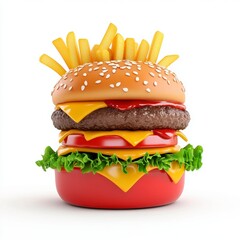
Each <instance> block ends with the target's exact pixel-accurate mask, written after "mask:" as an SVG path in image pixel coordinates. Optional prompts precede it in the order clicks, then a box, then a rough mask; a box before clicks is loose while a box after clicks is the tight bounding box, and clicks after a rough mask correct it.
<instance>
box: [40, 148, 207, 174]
mask: <svg viewBox="0 0 240 240" xmlns="http://www.w3.org/2000/svg"><path fill="white" fill-rule="evenodd" d="M202 152H203V148H202V147H201V146H197V147H196V148H193V146H192V145H190V144H188V145H187V146H185V147H184V148H181V150H180V151H179V152H177V153H165V154H159V153H155V154H153V155H150V154H148V153H146V154H145V155H144V156H143V157H141V158H138V159H135V160H132V159H131V157H129V158H128V159H127V161H123V160H121V159H119V158H118V157H117V156H116V155H115V154H113V155H111V156H107V155H103V154H102V153H83V152H73V153H70V154H68V155H65V156H58V154H57V152H55V151H54V150H53V149H52V148H51V147H49V146H48V147H46V149H45V152H44V154H43V155H42V159H41V160H38V161H36V164H37V165H38V166H39V167H42V169H43V170H44V171H46V170H47V169H48V168H52V169H56V170H58V171H61V169H65V170H66V171H67V172H71V171H72V170H73V169H74V168H80V169H81V171H82V173H88V172H93V173H96V172H98V171H101V170H103V169H104V168H105V167H106V166H111V165H114V164H119V165H120V166H121V168H122V171H123V172H124V173H127V166H128V165H129V164H132V163H135V164H137V166H138V170H139V171H140V172H144V173H147V167H148V166H153V167H158V169H159V170H165V171H168V169H169V168H170V164H171V162H172V161H177V162H178V163H179V165H180V166H182V164H184V165H185V169H186V170H187V171H193V170H198V169H199V168H200V167H201V166H202Z"/></svg>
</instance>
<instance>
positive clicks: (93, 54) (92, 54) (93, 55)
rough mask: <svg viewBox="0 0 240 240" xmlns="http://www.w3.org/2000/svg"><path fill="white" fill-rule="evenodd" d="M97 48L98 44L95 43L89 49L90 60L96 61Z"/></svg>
mask: <svg viewBox="0 0 240 240" xmlns="http://www.w3.org/2000/svg"><path fill="white" fill-rule="evenodd" d="M98 49H99V45H98V44H95V45H94V46H93V48H92V50H91V60H92V62H94V61H97V54H96V53H97V50H98Z"/></svg>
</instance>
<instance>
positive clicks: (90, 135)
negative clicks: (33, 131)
mask: <svg viewBox="0 0 240 240" xmlns="http://www.w3.org/2000/svg"><path fill="white" fill-rule="evenodd" d="M70 134H83V135H84V137H85V139H86V140H87V141H90V140H92V139H94V138H97V137H102V136H119V137H122V138H123V139H125V140H126V141H127V142H129V143H130V144H131V145H132V146H136V145H138V143H140V142H141V141H143V140H144V139H145V138H146V137H148V136H150V135H153V131H126V130H124V131H119V130H113V131H80V130H75V129H72V130H69V131H61V132H60V134H59V142H62V141H63V139H65V138H66V137H67V136H68V135H70Z"/></svg>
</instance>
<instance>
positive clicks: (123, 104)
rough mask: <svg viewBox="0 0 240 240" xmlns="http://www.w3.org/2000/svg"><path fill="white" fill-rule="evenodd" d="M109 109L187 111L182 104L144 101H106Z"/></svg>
mask: <svg viewBox="0 0 240 240" xmlns="http://www.w3.org/2000/svg"><path fill="white" fill-rule="evenodd" d="M104 102H105V103H106V104H107V105H108V107H112V108H117V109H119V110H129V109H132V108H139V107H145V106H169V107H173V108H178V109H181V110H185V109H186V107H185V105H184V104H181V103H174V102H167V101H144V100H105V101H104Z"/></svg>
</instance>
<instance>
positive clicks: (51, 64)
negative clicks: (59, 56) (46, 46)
mask: <svg viewBox="0 0 240 240" xmlns="http://www.w3.org/2000/svg"><path fill="white" fill-rule="evenodd" d="M39 61H40V62H41V63H43V64H44V65H46V66H48V67H50V68H51V69H52V70H53V71H55V72H56V73H58V74H59V75H60V76H62V75H64V74H65V73H66V70H65V69H64V68H63V67H62V66H61V65H60V64H59V63H58V62H56V61H55V60H54V59H53V58H51V57H49V56H48V55H47V54H43V55H42V56H41V57H40V59H39Z"/></svg>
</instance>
